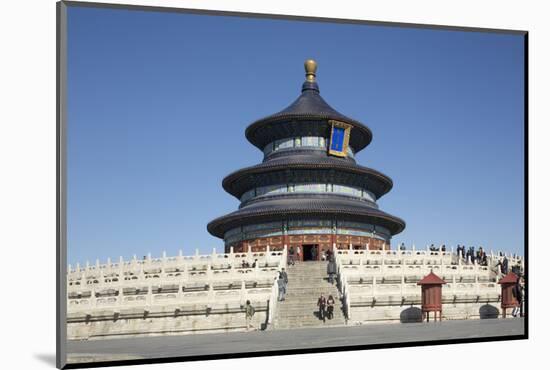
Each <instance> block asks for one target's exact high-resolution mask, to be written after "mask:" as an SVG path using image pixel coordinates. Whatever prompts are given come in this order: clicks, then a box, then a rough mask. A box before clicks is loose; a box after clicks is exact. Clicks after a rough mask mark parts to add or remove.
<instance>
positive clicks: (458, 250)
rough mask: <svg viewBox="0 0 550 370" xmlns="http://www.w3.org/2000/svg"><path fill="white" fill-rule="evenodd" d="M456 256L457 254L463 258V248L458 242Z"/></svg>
mask: <svg viewBox="0 0 550 370" xmlns="http://www.w3.org/2000/svg"><path fill="white" fill-rule="evenodd" d="M456 256H457V257H458V258H461V257H462V250H461V248H460V244H457V246H456Z"/></svg>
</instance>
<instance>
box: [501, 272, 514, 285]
mask: <svg viewBox="0 0 550 370" xmlns="http://www.w3.org/2000/svg"><path fill="white" fill-rule="evenodd" d="M517 281H518V276H517V275H516V274H514V273H513V272H509V273H508V274H507V275H506V276H504V277H503V278H502V279H500V280H499V281H498V283H499V284H510V283H514V284H515V283H516V282H517Z"/></svg>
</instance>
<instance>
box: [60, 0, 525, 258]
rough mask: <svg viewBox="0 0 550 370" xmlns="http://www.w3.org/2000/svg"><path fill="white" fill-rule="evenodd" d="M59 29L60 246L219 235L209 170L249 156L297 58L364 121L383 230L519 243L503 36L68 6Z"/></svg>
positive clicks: (95, 252) (516, 69)
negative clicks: (212, 225) (393, 224)
mask: <svg viewBox="0 0 550 370" xmlns="http://www.w3.org/2000/svg"><path fill="white" fill-rule="evenodd" d="M68 42H69V47H68V262H69V263H73V264H74V263H75V262H77V261H79V262H85V261H86V260H90V261H95V259H96V258H99V259H100V260H102V261H104V260H105V259H106V258H107V257H109V256H110V257H112V258H115V259H117V258H118V256H119V255H122V256H124V257H125V258H128V257H131V256H132V255H133V254H136V255H138V256H139V257H141V256H143V255H145V254H147V253H148V252H151V253H152V254H153V255H154V256H155V255H160V254H161V253H162V251H163V250H166V251H167V253H168V254H172V255H174V254H176V253H177V251H178V250H179V249H180V248H182V249H183V250H184V253H185V254H191V253H193V252H194V249H195V248H199V249H200V250H201V251H205V252H206V251H209V250H211V249H212V247H216V248H217V249H218V251H219V250H222V249H223V242H222V241H221V240H219V239H217V238H215V237H212V236H211V235H210V234H208V232H207V231H206V224H207V223H208V222H209V221H211V220H212V219H214V218H215V217H218V216H220V215H223V214H225V213H228V212H232V211H234V210H236V209H237V207H238V204H239V202H238V201H237V199H235V198H233V197H232V196H231V195H229V194H227V193H225V192H224V190H223V189H222V187H221V181H222V179H223V177H224V176H226V175H227V174H229V173H230V172H232V171H234V170H236V169H239V168H241V167H245V166H249V165H253V164H256V163H259V162H261V160H262V153H261V152H260V151H259V150H258V149H256V148H255V147H253V146H252V145H251V144H250V143H248V141H247V140H246V139H245V137H244V130H245V128H246V127H247V125H249V124H250V123H251V122H252V121H254V120H256V119H258V118H261V117H263V116H265V115H268V114H271V113H274V112H277V111H279V110H281V109H282V108H284V107H286V106H287V105H288V104H290V103H291V102H292V101H293V100H294V99H295V98H296V97H297V96H298V95H299V93H300V87H301V84H302V82H303V80H304V71H303V62H304V60H305V59H307V58H314V59H316V60H317V62H318V65H319V69H318V71H317V79H318V82H319V85H320V89H321V95H322V96H323V97H324V98H325V100H327V101H328V102H329V104H331V105H332V106H333V107H334V108H335V109H337V110H339V111H340V112H342V113H343V114H345V115H348V116H350V117H353V118H355V119H357V120H359V121H362V122H364V123H365V124H366V125H368V126H369V127H370V128H371V130H372V131H373V135H374V137H373V141H372V143H371V145H369V146H368V147H367V148H366V149H365V150H363V151H362V152H360V153H359V155H358V156H357V160H358V162H359V163H360V164H362V165H364V166H367V167H371V168H374V169H377V170H379V171H381V172H383V173H385V174H387V175H389V176H390V177H391V178H392V179H393V181H394V187H393V190H392V191H391V192H390V193H388V194H387V195H385V196H384V197H383V198H381V199H380V200H379V204H380V207H381V209H383V210H385V211H387V212H389V213H392V214H395V215H397V216H399V217H401V218H403V219H404V220H405V221H406V222H407V227H406V229H405V231H404V232H402V233H401V234H398V235H396V236H395V237H394V239H393V244H394V245H397V244H398V243H400V242H402V241H404V242H405V243H406V244H407V245H409V244H412V243H415V244H416V245H417V247H418V246H425V245H426V244H428V243H435V244H440V243H446V244H447V245H452V246H456V244H457V243H460V244H465V245H466V246H470V245H475V246H479V245H482V246H484V247H485V248H488V249H491V248H492V249H495V250H497V249H501V250H506V251H509V252H515V253H520V254H523V249H524V245H523V238H524V225H523V214H524V202H523V197H524V186H523V181H524V176H523V172H524V154H523V152H524V145H523V141H524V137H523V124H524V117H523V116H524V106H523V88H524V79H523V38H522V37H521V36H516V35H503V34H488V33H473V32H459V31H439V30H422V29H407V28H393V27H382V26H365V25H344V24H329V23H310V22H296V21H285V20H265V19H263V20H262V19H250V18H233V17H215V16H204V15H187V14H171V13H155V12H144V11H129V10H106V9H93V8H71V7H69V11H68Z"/></svg>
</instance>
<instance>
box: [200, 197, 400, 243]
mask: <svg viewBox="0 0 550 370" xmlns="http://www.w3.org/2000/svg"><path fill="white" fill-rule="evenodd" d="M362 203H363V202H359V201H353V200H344V199H315V198H303V199H274V200H266V201H263V202H258V203H253V204H250V205H248V206H246V207H243V208H241V209H239V210H238V211H235V212H232V213H229V214H227V215H225V216H222V217H219V218H217V219H215V220H213V221H211V222H210V223H209V224H208V226H207V229H208V232H209V233H210V234H212V235H214V236H216V237H218V238H223V237H224V234H225V233H226V232H227V231H228V230H230V229H233V228H235V227H239V226H245V225H251V224H255V223H259V222H269V221H277V220H284V219H295V218H304V217H316V218H331V219H332V218H334V219H341V220H349V221H357V222H366V223H369V224H373V225H380V226H382V227H384V228H386V229H388V230H389V231H390V233H391V234H392V235H395V234H398V233H400V232H401V231H403V230H404V229H405V221H403V220H402V219H400V218H398V217H395V216H392V215H390V214H388V213H385V212H383V211H380V210H379V209H376V208H372V207H369V206H365V205H364V204H362Z"/></svg>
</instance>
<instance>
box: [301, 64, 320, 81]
mask: <svg viewBox="0 0 550 370" xmlns="http://www.w3.org/2000/svg"><path fill="white" fill-rule="evenodd" d="M304 67H305V69H306V80H307V81H309V82H315V72H317V62H316V61H314V60H313V59H308V60H306V61H305V63H304Z"/></svg>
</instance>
